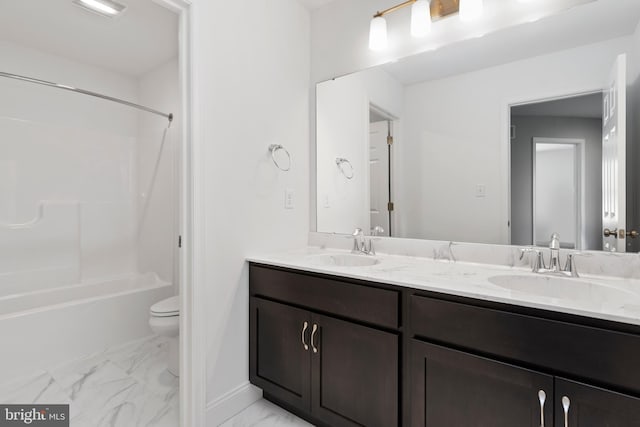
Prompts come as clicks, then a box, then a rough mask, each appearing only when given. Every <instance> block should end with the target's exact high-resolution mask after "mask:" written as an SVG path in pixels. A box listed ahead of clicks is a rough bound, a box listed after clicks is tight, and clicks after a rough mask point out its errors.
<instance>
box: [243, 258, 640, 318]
mask: <svg viewBox="0 0 640 427" xmlns="http://www.w3.org/2000/svg"><path fill="white" fill-rule="evenodd" d="M349 253H350V252H349V251H344V250H339V249H321V248H316V247H308V248H303V249H300V250H295V251H288V252H281V253H270V254H256V255H252V256H249V257H247V260H248V261H250V262H255V263H259V264H267V265H273V266H278V267H284V268H290V269H294V270H300V271H308V272H314V273H321V274H327V275H332V276H338V277H346V278H352V279H359V280H367V281H372V282H378V283H386V284H390V285H397V286H402V287H410V288H415V289H420V290H426V291H434V292H441V293H447V294H451V295H457V296H462V297H469V298H475V299H480V300H487V301H494V302H501V303H507V304H515V305H521V306H525V307H531V308H538V309H543V310H550V311H556V312H562V313H568V314H575V315H580V316H587V317H592V318H598V319H604V320H610V321H615V322H622V323H628V324H635V325H640V280H638V279H625V278H615V277H609V276H594V275H581V276H580V279H574V278H566V279H565V278H559V277H555V276H548V275H541V274H534V273H532V272H531V270H530V269H527V268H522V267H509V266H502V265H489V264H475V263H469V262H460V261H455V262H454V261H442V260H432V259H428V258H421V257H411V256H401V255H388V254H378V255H375V256H373V257H374V258H376V259H377V260H378V263H377V264H375V265H371V266H357V267H354V266H348V267H346V266H337V265H328V264H327V263H326V259H327V257H331V256H332V255H338V256H340V255H342V254H349ZM355 256H362V257H370V256H368V255H355ZM499 276H517V277H515V281H518V282H526V281H527V280H528V279H527V278H529V277H530V278H531V280H539V281H540V285H541V289H540V290H537V291H536V292H535V293H529V292H526V291H521V290H517V289H510V288H508V286H509V285H506V286H505V285H502V286H500V285H496V284H494V283H492V281H493V282H498V283H501V282H502V283H504V282H506V283H511V282H512V281H513V280H512V279H513V277H504V278H502V280H501V279H500V277H499ZM490 280H491V281H490ZM546 280H548V281H549V282H548V283H545V282H546ZM556 280H558V281H556ZM559 281H561V282H559ZM578 286H580V287H582V286H583V287H584V288H580V289H578V288H577V287H578ZM545 288H546V289H548V291H545ZM558 289H560V291H558Z"/></svg>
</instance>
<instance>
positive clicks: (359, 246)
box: [351, 226, 384, 255]
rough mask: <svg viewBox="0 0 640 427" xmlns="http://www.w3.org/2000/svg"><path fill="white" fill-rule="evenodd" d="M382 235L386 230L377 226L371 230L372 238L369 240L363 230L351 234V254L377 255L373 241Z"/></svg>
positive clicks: (357, 229) (358, 229) (359, 229)
mask: <svg viewBox="0 0 640 427" xmlns="http://www.w3.org/2000/svg"><path fill="white" fill-rule="evenodd" d="M380 233H384V229H383V228H382V227H380V226H376V227H374V228H372V229H371V236H370V237H369V238H367V237H366V236H365V235H364V232H363V231H362V228H356V229H355V230H354V231H353V233H352V234H351V236H353V249H351V253H353V254H365V255H375V254H376V251H375V248H374V247H373V241H374V240H375V237H376V236H378V234H380Z"/></svg>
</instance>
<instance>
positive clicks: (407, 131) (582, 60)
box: [316, 31, 640, 250]
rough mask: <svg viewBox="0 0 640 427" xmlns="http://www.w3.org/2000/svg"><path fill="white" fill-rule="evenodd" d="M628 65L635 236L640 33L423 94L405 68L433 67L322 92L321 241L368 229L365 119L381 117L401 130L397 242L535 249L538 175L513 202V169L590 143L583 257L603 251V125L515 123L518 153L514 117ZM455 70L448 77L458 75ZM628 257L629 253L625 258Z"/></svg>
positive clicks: (349, 81)
mask: <svg viewBox="0 0 640 427" xmlns="http://www.w3.org/2000/svg"><path fill="white" fill-rule="evenodd" d="M478 48H479V49H480V48H482V43H481V40H479V41H478ZM446 49H455V45H453V46H450V47H447V48H446ZM620 54H626V55H627V59H628V67H627V77H628V82H627V83H628V88H627V89H628V91H627V97H628V102H627V114H628V117H629V120H628V123H627V126H628V128H627V145H628V148H627V158H626V162H627V164H628V165H629V167H628V171H627V172H628V180H627V187H628V188H627V190H628V198H627V211H628V224H627V228H638V225H639V224H638V219H637V218H638V215H637V213H638V197H637V196H636V193H637V187H638V186H637V185H635V183H636V181H637V180H638V177H637V174H635V172H634V171H633V169H634V167H633V164H634V162H635V160H634V159H637V153H638V151H637V149H636V144H635V140H636V139H637V136H638V135H640V125H639V121H638V120H636V119H635V117H636V114H635V112H636V111H638V110H637V107H638V106H640V85H639V84H638V75H639V74H640V31H635V32H634V31H631V32H630V33H629V34H627V35H625V36H622V37H618V38H614V39H608V40H602V41H598V42H596V43H593V42H591V43H589V44H584V45H582V46H579V47H575V48H572V49H568V50H563V51H553V50H552V48H551V47H550V48H549V52H547V53H546V54H543V55H540V54H537V55H532V56H531V57H530V58H527V59H523V60H519V61H515V62H506V63H496V64H494V65H493V66H491V67H488V68H487V67H484V68H481V69H476V70H469V69H468V64H461V66H464V72H463V73H459V74H456V73H455V72H453V71H452V72H450V73H449V74H448V75H446V76H441V77H440V78H438V79H437V80H427V81H420V82H416V81H415V76H416V74H419V71H420V70H416V69H407V67H415V66H417V65H416V64H422V66H428V64H424V63H422V62H421V61H417V60H415V57H412V58H408V60H406V61H405V60H400V61H398V62H395V63H391V64H386V65H382V66H379V67H374V68H372V69H368V70H364V71H361V72H357V73H353V74H350V75H348V76H345V77H341V78H337V79H334V80H330V81H326V82H322V83H319V84H318V85H317V87H316V96H317V105H316V114H317V122H316V124H317V126H316V127H317V134H316V151H317V153H316V172H317V177H316V207H317V224H316V230H317V231H319V232H331V233H345V234H347V233H351V232H352V231H353V229H354V228H356V227H361V228H363V229H365V230H368V229H369V228H370V226H371V209H372V197H371V194H370V181H371V176H372V172H371V171H372V169H371V168H372V166H371V164H370V153H369V150H370V147H369V125H370V124H369V117H370V116H369V110H370V106H374V107H376V109H377V110H382V111H384V112H387V113H388V115H389V116H391V117H393V118H394V120H392V121H391V125H392V127H393V130H394V144H393V146H392V162H391V171H390V172H389V173H390V175H391V182H392V184H391V192H390V196H389V199H390V201H392V202H393V204H394V211H393V212H392V213H391V222H392V230H393V233H392V236H393V237H403V238H418V239H430V240H445V241H447V240H451V241H462V242H478V243H490V244H518V245H527V244H531V243H532V235H531V223H532V215H533V211H532V206H531V198H532V188H531V185H530V182H531V180H532V175H530V174H527V177H528V178H524V177H523V178H522V180H521V181H520V182H519V183H517V185H518V186H519V188H520V189H521V190H520V191H516V190H517V189H516V188H515V187H514V186H512V179H513V177H514V175H513V173H512V172H513V169H514V168H516V167H517V169H518V172H519V173H521V172H523V171H526V170H527V169H528V170H529V171H531V168H532V163H531V157H532V150H531V144H532V140H533V138H534V137H547V138H582V139H584V140H585V141H586V142H587V146H588V148H587V149H586V153H585V157H586V162H585V200H584V204H585V209H584V215H583V221H584V228H585V231H584V239H583V245H582V246H583V249H594V250H597V249H600V248H601V247H602V242H601V241H600V238H599V236H600V235H601V233H602V230H601V228H602V222H601V218H600V216H601V215H600V211H601V196H600V195H601V192H602V186H601V175H600V174H599V170H600V168H601V166H599V165H598V164H597V158H598V156H597V151H598V142H599V141H598V136H597V135H598V127H599V125H598V119H595V118H585V117H565V118H563V119H561V118H559V117H546V118H545V117H540V116H538V117H529V116H526V115H523V116H521V117H514V119H513V121H514V124H515V126H516V128H517V129H518V130H517V132H516V136H517V138H518V141H519V143H518V146H517V147H518V149H517V150H514V151H513V152H512V151H511V148H512V146H511V138H510V118H511V113H510V107H511V106H515V105H522V104H525V103H534V102H539V101H542V100H550V99H556V98H561V97H566V96H570V95H577V94H585V93H594V92H597V91H599V90H602V89H603V88H604V87H605V85H606V84H607V77H608V75H609V72H610V70H611V67H612V64H614V62H615V60H616V57H617V56H618V55H620ZM412 64H413V65H412ZM454 65H455V64H448V66H447V67H448V68H449V69H451V70H454V69H455V66H454ZM425 74H427V73H425ZM404 76H412V77H411V79H406V78H405V77H404ZM581 114H583V113H576V115H577V116H580V115H581ZM520 141H522V142H521V143H520ZM527 147H528V148H527ZM527 149H528V156H529V157H528V158H527V155H526V154H525V151H526V150H527ZM512 154H513V156H515V157H512ZM337 157H342V158H348V159H349V160H350V161H351V163H352V164H353V167H354V172H355V174H356V177H358V178H354V179H351V180H347V179H344V177H342V176H341V173H340V171H339V169H338V168H337V167H336V163H335V159H336V158H337ZM514 162H516V164H517V165H518V166H514ZM514 191H516V193H515V194H514ZM632 246H633V242H631V241H630V242H629V248H628V249H634V248H633V247H632Z"/></svg>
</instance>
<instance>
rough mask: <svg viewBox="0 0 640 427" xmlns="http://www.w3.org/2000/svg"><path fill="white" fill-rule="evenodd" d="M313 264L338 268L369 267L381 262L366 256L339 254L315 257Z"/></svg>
mask: <svg viewBox="0 0 640 427" xmlns="http://www.w3.org/2000/svg"><path fill="white" fill-rule="evenodd" d="M313 263H314V264H316V265H323V266H324V265H327V266H336V267H368V266H371V265H376V264H379V263H380V260H379V259H377V258H373V257H370V256H365V255H355V254H337V255H316V256H313Z"/></svg>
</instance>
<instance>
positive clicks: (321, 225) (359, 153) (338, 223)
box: [316, 69, 404, 234]
mask: <svg viewBox="0 0 640 427" xmlns="http://www.w3.org/2000/svg"><path fill="white" fill-rule="evenodd" d="M403 95H404V90H403V87H402V85H401V84H400V83H399V82H398V81H397V80H395V79H394V78H393V77H392V76H390V75H389V74H388V73H386V72H385V71H384V70H382V69H371V70H366V71H363V72H360V73H356V74H351V75H348V76H344V77H340V78H337V79H334V80H328V81H326V82H322V83H319V84H318V85H317V87H316V99H317V110H316V120H317V121H316V126H317V136H316V141H317V145H316V147H317V149H316V161H317V163H316V174H317V175H316V176H318V177H320V179H318V180H317V187H316V195H317V198H316V203H317V206H318V210H317V223H316V230H317V231H320V232H329V233H345V234H351V233H352V232H353V230H354V229H355V228H362V229H363V230H365V233H367V234H368V233H369V228H370V208H371V205H370V184H369V183H370V177H369V175H370V168H369V160H370V159H369V157H370V154H369V106H370V105H374V106H376V107H378V108H380V109H382V110H384V111H386V112H387V113H389V114H390V115H392V116H394V117H396V118H401V117H402V108H403ZM337 157H341V158H346V159H348V160H349V161H350V162H351V165H352V166H353V175H354V176H353V178H352V179H350V180H349V179H347V178H345V176H344V175H343V174H342V173H341V172H340V170H339V169H338V167H337V165H336V158H337ZM343 169H344V170H345V172H346V173H347V174H348V173H350V171H351V169H350V168H349V166H346V165H343Z"/></svg>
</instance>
